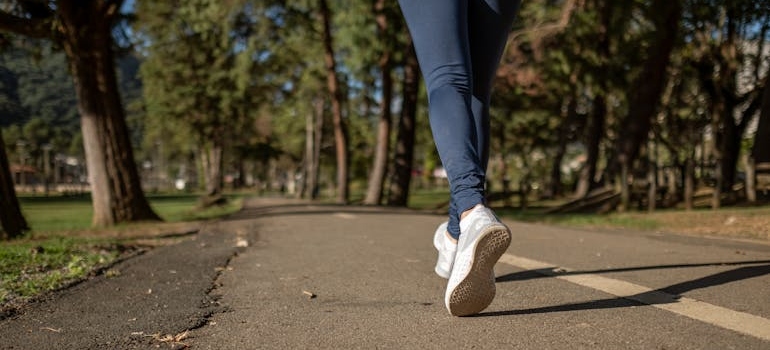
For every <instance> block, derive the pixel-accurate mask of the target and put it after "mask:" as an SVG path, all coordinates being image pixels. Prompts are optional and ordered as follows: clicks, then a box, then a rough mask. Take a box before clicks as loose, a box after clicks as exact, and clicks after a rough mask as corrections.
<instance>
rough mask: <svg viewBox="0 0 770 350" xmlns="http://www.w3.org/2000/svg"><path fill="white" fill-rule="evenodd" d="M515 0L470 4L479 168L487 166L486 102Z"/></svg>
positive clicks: (515, 9) (473, 1) (516, 4)
mask: <svg viewBox="0 0 770 350" xmlns="http://www.w3.org/2000/svg"><path fill="white" fill-rule="evenodd" d="M519 4H520V1H519V0H471V1H470V3H469V5H468V23H469V24H468V30H469V41H470V52H471V62H472V65H473V69H472V71H473V98H472V104H471V110H472V111H473V117H474V121H475V123H476V132H477V136H476V140H477V149H478V150H479V154H480V160H481V167H482V169H484V171H486V169H487V164H488V163H489V102H490V97H491V93H492V83H493V81H494V78H495V73H496V71H497V67H498V65H499V64H500V57H501V56H502V54H503V50H504V49H505V44H506V42H507V41H508V34H509V33H510V30H511V26H512V25H513V20H514V18H515V17H516V13H517V12H518V8H519Z"/></svg>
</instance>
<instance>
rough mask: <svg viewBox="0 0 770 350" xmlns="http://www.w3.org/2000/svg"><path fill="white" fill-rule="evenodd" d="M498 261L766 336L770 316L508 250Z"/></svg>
mask: <svg viewBox="0 0 770 350" xmlns="http://www.w3.org/2000/svg"><path fill="white" fill-rule="evenodd" d="M500 262H502V263H505V264H508V265H511V266H515V267H518V268H522V269H525V270H543V273H544V274H547V275H549V276H553V277H554V278H558V279H561V280H565V281H568V282H572V283H574V284H577V285H580V286H583V287H588V288H591V289H595V290H599V291H602V292H605V293H608V294H612V295H614V296H617V297H621V298H625V299H629V300H634V301H638V302H640V303H643V304H647V305H650V306H653V307H656V308H658V309H661V310H666V311H669V312H673V313H675V314H678V315H682V316H685V317H689V318H691V319H694V320H698V321H701V322H705V323H708V324H711V325H714V326H717V327H721V328H725V329H730V330H733V331H736V332H739V333H743V334H746V335H750V336H752V337H757V338H760V339H764V340H770V320H768V319H766V318H764V317H760V316H756V315H752V314H748V313H745V312H740V311H735V310H730V309H727V308H724V307H721V306H717V305H713V304H709V303H706V302H703V301H699V300H695V299H691V298H686V297H679V296H676V295H672V294H669V293H665V292H661V291H657V290H654V289H651V288H648V287H645V286H641V285H638V284H634V283H630V282H626V281H621V280H617V279H613V278H607V277H602V276H599V275H595V274H590V273H587V274H575V275H560V274H559V272H558V271H565V272H566V271H574V270H571V269H569V268H565V267H558V269H559V270H558V271H554V272H550V271H551V270H552V269H554V268H557V265H555V264H550V263H547V262H542V261H537V260H532V259H528V258H524V257H520V256H515V255H511V254H503V256H502V257H500Z"/></svg>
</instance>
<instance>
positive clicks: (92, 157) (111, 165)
mask: <svg viewBox="0 0 770 350" xmlns="http://www.w3.org/2000/svg"><path fill="white" fill-rule="evenodd" d="M121 4H122V1H120V0H98V1H89V2H88V3H87V4H82V3H80V2H78V1H74V0H59V1H55V2H51V3H41V2H37V1H16V2H15V3H14V6H12V10H10V11H9V10H6V11H0V30H2V31H5V32H13V33H17V34H21V35H24V36H28V37H32V38H44V39H48V40H52V41H54V42H56V44H57V45H61V47H62V48H63V49H64V52H65V53H66V55H67V59H68V63H69V69H70V72H71V74H72V78H73V80H74V82H75V90H76V93H77V96H78V109H79V111H80V117H81V123H80V125H81V130H82V134H83V143H84V148H85V151H86V162H87V164H88V174H89V182H90V184H91V195H92V203H93V208H94V216H93V221H92V222H93V225H94V226H108V225H113V224H115V223H118V222H127V221H139V220H160V217H158V215H157V214H155V212H154V211H153V210H152V208H151V207H150V205H149V202H148V201H147V199H146V198H145V196H144V193H143V192H142V189H141V183H140V180H139V173H138V171H137V168H136V164H135V161H134V157H133V149H132V146H131V143H130V139H129V134H128V128H127V126H126V121H125V112H124V110H123V106H122V103H121V98H120V95H119V93H118V84H117V78H116V74H115V62H114V53H113V46H114V42H113V37H112V29H113V26H114V24H115V23H116V21H117V20H118V17H119V16H120V11H119V10H120V6H121Z"/></svg>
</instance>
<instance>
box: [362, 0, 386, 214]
mask: <svg viewBox="0 0 770 350" xmlns="http://www.w3.org/2000/svg"><path fill="white" fill-rule="evenodd" d="M384 6H385V1H384V0H377V2H376V3H375V5H374V10H375V13H376V16H375V21H376V22H377V33H378V36H380V37H385V36H386V35H387V31H388V17H387V15H386V14H385V12H384V11H383V10H384ZM385 40H388V39H387V38H386V39H385ZM391 56H392V55H391V52H390V47H389V46H388V45H384V48H383V52H382V56H381V57H380V60H379V63H378V66H379V69H380V74H382V102H381V103H380V118H379V122H378V125H377V145H376V146H375V151H374V163H373V164H372V171H371V173H370V174H369V184H368V187H367V190H366V197H365V198H364V204H368V205H379V204H380V203H381V202H382V189H383V186H384V184H385V174H386V173H387V170H388V152H389V151H390V129H391V124H392V122H391V118H392V117H391V108H390V105H391V103H392V100H393V75H392V72H391V70H392V69H391V67H392V59H391Z"/></svg>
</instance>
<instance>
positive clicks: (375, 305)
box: [0, 199, 770, 349]
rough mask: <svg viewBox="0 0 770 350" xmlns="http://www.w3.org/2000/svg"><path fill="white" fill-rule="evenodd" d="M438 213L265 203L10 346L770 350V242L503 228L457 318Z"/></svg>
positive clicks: (82, 290)
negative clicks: (465, 312) (490, 271)
mask: <svg viewBox="0 0 770 350" xmlns="http://www.w3.org/2000/svg"><path fill="white" fill-rule="evenodd" d="M442 220H443V218H442V216H440V215H431V214H425V213H417V212H413V211H407V210H401V209H392V208H362V207H340V206H331V205H318V204H307V203H300V202H286V201H280V202H277V201H275V200H264V199H257V200H254V201H251V202H250V203H249V204H248V205H247V207H246V208H245V209H244V210H243V211H241V212H240V213H238V214H236V215H234V216H233V217H231V218H229V219H228V220H224V221H222V222H219V223H217V224H214V225H209V226H207V227H204V228H203V229H202V230H201V232H200V233H199V234H197V235H195V236H193V237H191V238H190V239H187V240H185V241H183V242H181V243H179V244H177V245H173V246H167V247H163V248H159V249H156V250H153V251H150V252H148V253H146V254H144V255H142V256H139V257H136V258H133V259H130V260H128V261H125V262H123V263H121V264H119V265H116V266H115V267H114V268H115V269H116V270H117V271H119V272H120V273H119V274H118V275H117V276H113V277H110V278H106V277H104V276H99V277H96V278H94V279H91V280H89V281H86V282H84V283H81V284H79V285H77V286H75V287H73V288H70V289H68V290H66V291H63V292H60V293H56V294H55V295H52V296H51V297H50V298H48V299H46V300H43V301H41V302H39V303H36V304H34V305H31V306H30V307H29V308H27V310H26V311H25V312H24V313H22V314H19V315H17V316H15V317H13V318H9V319H6V320H3V321H0V348H2V349H43V348H56V349H86V348H89V349H93V348H104V349H145V348H148V349H150V348H153V349H154V348H185V347H189V348H192V349H297V348H313V349H343V348H356V349H358V348H364V349H374V348H376V349H380V348H397V349H459V348H475V349H589V348H590V349H770V245H766V244H759V243H752V242H740V241H732V240H725V239H711V238H700V237H687V236H679V235H673V234H653V233H636V232H626V231H617V232H608V231H603V232H597V231H591V230H578V229H568V228H556V227H551V226H542V225H532V224H523V223H517V222H506V223H507V224H508V225H509V226H510V227H511V229H512V231H513V233H514V238H513V243H512V245H511V247H510V248H509V250H508V252H507V253H506V254H504V255H503V257H502V258H501V260H500V262H499V263H498V264H497V266H496V268H495V270H496V275H497V281H498V283H497V297H496V299H495V301H494V302H493V303H492V305H490V307H489V308H488V309H487V310H485V311H484V312H483V313H481V314H479V315H477V316H475V317H464V318H458V317H452V316H450V315H449V314H448V312H447V311H446V309H445V308H444V305H443V293H444V288H445V283H446V280H444V279H442V278H440V277H438V276H436V275H435V274H434V273H433V264H434V263H435V251H434V250H433V247H432V244H431V238H432V234H433V231H434V230H435V227H436V226H437V225H438V224H439V223H440V222H441V221H442Z"/></svg>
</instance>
